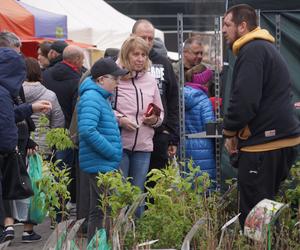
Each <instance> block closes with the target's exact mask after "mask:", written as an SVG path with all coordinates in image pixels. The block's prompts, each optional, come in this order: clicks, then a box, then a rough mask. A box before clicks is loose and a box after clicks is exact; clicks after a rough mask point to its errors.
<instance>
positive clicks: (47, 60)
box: [0, 5, 300, 242]
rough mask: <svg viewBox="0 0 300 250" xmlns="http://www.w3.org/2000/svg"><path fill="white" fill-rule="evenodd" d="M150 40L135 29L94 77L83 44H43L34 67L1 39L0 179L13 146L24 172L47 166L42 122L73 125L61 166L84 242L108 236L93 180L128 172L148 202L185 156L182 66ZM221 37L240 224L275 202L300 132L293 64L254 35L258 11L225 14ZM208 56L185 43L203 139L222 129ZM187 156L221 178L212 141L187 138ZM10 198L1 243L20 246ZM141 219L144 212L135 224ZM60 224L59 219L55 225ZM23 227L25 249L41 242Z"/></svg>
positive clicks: (2, 204) (141, 25)
mask: <svg viewBox="0 0 300 250" xmlns="http://www.w3.org/2000/svg"><path fill="white" fill-rule="evenodd" d="M154 31H155V29H154V26H153V25H152V23H151V22H149V21H148V20H145V19H141V20H138V21H136V23H135V24H134V26H133V27H132V34H131V36H130V37H129V38H128V39H126V41H124V43H123V45H122V47H121V49H120V50H116V49H114V50H110V51H107V55H106V57H104V58H101V59H99V60H97V61H96V62H95V63H94V64H93V65H92V67H91V69H86V68H85V67H84V66H83V63H84V53H83V50H82V49H81V48H79V47H78V46H75V45H68V44H67V43H66V42H64V41H60V40H59V41H54V42H43V43H41V44H40V45H39V48H38V51H37V53H38V58H37V59H35V58H24V57H23V55H22V54H21V53H20V47H21V41H20V39H19V38H18V37H17V36H16V35H15V34H13V33H10V32H1V33H0V106H1V109H0V159H1V161H0V168H1V169H0V170H1V171H0V180H2V168H3V166H4V165H5V164H6V161H7V158H8V157H9V155H10V154H13V153H14V152H15V151H16V148H17V150H18V151H19V152H20V153H21V155H22V158H23V161H24V162H26V158H27V157H28V156H29V155H30V154H35V153H36V152H38V153H41V152H42V153H43V156H44V158H45V160H50V158H51V153H52V151H53V149H52V148H49V147H48V146H47V145H46V141H45V127H41V125H40V124H39V122H38V121H39V119H40V117H41V116H42V115H45V116H46V117H47V118H48V120H49V123H48V125H47V126H46V131H47V129H48V130H49V129H51V128H65V129H71V130H72V128H74V127H75V128H76V129H77V131H78V140H77V141H76V143H77V144H78V145H77V147H75V148H72V149H66V150H63V151H59V150H56V151H55V159H60V160H62V162H63V163H64V164H66V165H67V166H68V167H70V169H71V170H70V171H71V177H72V182H71V184H70V186H69V187H68V189H69V190H70V193H71V199H70V201H69V203H70V204H74V203H76V211H77V214H76V216H77V218H78V219H80V218H85V219H86V221H87V223H86V224H85V225H84V226H83V231H85V232H86V233H87V238H88V240H90V239H91V238H92V237H93V235H94V234H95V232H96V230H97V229H99V228H101V227H102V226H103V225H105V227H106V229H108V227H109V225H108V223H106V222H103V218H104V217H105V216H104V215H103V212H102V211H101V210H100V208H99V206H98V203H99V196H100V194H101V192H102V187H101V186H100V187H98V186H97V180H96V176H97V173H99V172H101V173H106V172H110V171H117V170H120V171H121V173H122V174H123V176H124V177H125V178H127V177H131V178H130V180H131V182H132V184H133V185H135V186H138V187H139V188H140V189H141V191H142V192H144V190H145V186H144V185H145V181H146V178H147V174H148V173H149V171H150V170H151V169H162V168H164V167H165V166H166V165H167V164H168V161H169V159H172V158H173V157H175V156H176V153H177V147H178V144H179V107H178V103H179V101H178V91H179V90H178V80H179V67H180V63H181V62H177V63H173V65H172V64H171V62H170V61H169V59H168V58H167V56H166V51H165V48H164V47H161V46H160V45H161V43H160V42H159V41H156V40H155V33H154ZM223 34H224V37H225V39H226V40H227V42H228V45H229V47H230V48H232V50H233V53H234V54H235V55H236V56H237V62H236V64H235V68H234V72H233V87H232V91H231V97H230V102H229V107H228V111H227V112H225V115H224V135H225V136H226V137H227V139H226V144H225V146H226V148H227V150H228V153H229V154H231V155H232V154H237V153H238V161H237V165H238V166H239V171H238V173H239V175H238V184H239V191H240V211H241V213H242V214H241V216H240V222H241V225H243V223H244V220H245V218H246V216H247V214H248V212H249V211H250V210H251V208H252V207H254V205H255V204H256V203H257V202H259V201H260V200H261V199H263V198H269V199H272V198H274V195H275V194H276V192H277V191H278V187H279V184H280V182H281V181H282V180H284V179H285V178H286V177H287V175H288V172H289V169H290V167H291V165H292V163H293V160H294V159H295V157H296V151H295V146H296V145H298V144H299V143H300V137H299V134H300V127H299V122H298V121H297V119H296V118H295V117H294V115H293V113H292V105H291V100H290V78H289V74H288V70H287V67H286V64H285V62H284V60H283V59H282V57H281V56H280V55H279V53H278V52H277V51H276V49H275V47H274V44H273V43H274V38H273V37H272V36H271V35H270V34H269V33H268V32H267V31H265V30H262V29H260V28H259V27H258V25H257V23H256V14H255V11H254V10H253V9H252V8H251V7H249V6H248V5H238V6H234V7H232V8H231V9H229V10H228V11H227V12H226V13H225V18H224V24H223ZM202 58H203V45H202V42H201V37H199V36H193V37H190V38H188V39H187V40H186V41H185V42H184V46H183V62H182V63H183V65H184V78H185V87H184V98H185V118H186V119H185V127H186V133H187V134H191V133H199V132H203V131H204V130H205V124H206V123H208V122H210V121H214V120H215V114H214V105H213V104H214V103H213V102H212V101H211V100H210V98H211V97H213V93H212V91H211V90H212V88H213V74H214V72H213V70H212V68H211V67H209V66H208V65H205V64H203V63H202ZM258 65H259V66H258ZM283 121H284V122H283ZM43 126H45V125H43ZM41 131H44V134H43V133H41ZM32 132H33V133H32ZM32 134H33V135H34V136H30V135H32ZM186 157H187V159H191V158H192V159H193V161H194V165H195V166H200V168H201V171H204V172H207V173H208V174H209V176H210V178H211V179H212V180H215V178H216V163H215V152H214V140H213V139H207V138H198V139H187V140H186ZM150 185H151V184H150ZM4 189H5V186H3V185H0V225H1V226H3V230H1V231H2V232H1V242H4V241H7V240H12V239H14V222H15V218H14V215H13V213H12V205H11V203H12V200H4V199H3V198H2V192H3V190H4ZM144 209H145V208H144V205H143V204H142V205H141V206H140V207H139V208H138V209H137V211H136V216H137V217H140V216H142V214H143V211H144ZM63 219H64V218H61V216H60V213H59V211H57V216H56V220H55V222H53V223H54V224H55V223H59V222H61V220H63ZM22 222H23V223H24V232H23V235H22V241H24V242H33V241H37V240H40V239H41V236H40V235H38V234H37V233H36V232H35V231H34V230H33V226H34V225H35V223H34V222H33V221H30V218H28V220H25V221H22Z"/></svg>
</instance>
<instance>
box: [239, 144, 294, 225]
mask: <svg viewBox="0 0 300 250" xmlns="http://www.w3.org/2000/svg"><path fill="white" fill-rule="evenodd" d="M296 156H297V150H296V148H295V147H288V148H282V149H277V150H272V151H266V152H254V153H252V152H251V153H250V152H240V153H239V159H238V188H239V195H240V201H239V207H240V212H241V215H240V217H239V218H240V224H241V226H242V228H244V222H245V219H246V217H247V215H248V213H249V212H250V211H251V209H252V208H253V207H254V206H255V205H256V204H257V203H258V202H260V201H261V200H263V199H271V200H274V197H275V195H276V193H277V192H278V190H279V186H280V183H281V182H282V181H283V180H284V179H286V177H287V176H288V174H289V171H290V168H291V166H292V164H293V163H294V161H295V159H296Z"/></svg>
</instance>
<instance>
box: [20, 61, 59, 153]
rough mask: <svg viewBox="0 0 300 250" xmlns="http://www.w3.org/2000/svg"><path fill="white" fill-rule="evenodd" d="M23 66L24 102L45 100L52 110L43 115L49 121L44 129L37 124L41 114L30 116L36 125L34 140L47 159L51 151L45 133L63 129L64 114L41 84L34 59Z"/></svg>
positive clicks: (52, 95) (40, 75) (40, 77)
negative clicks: (25, 75) (54, 129)
mask: <svg viewBox="0 0 300 250" xmlns="http://www.w3.org/2000/svg"><path fill="white" fill-rule="evenodd" d="M25 64H26V71H27V77H26V80H25V81H24V83H23V89H24V94H25V100H26V102H27V103H33V102H36V101H38V100H47V101H49V102H51V104H52V110H49V111H48V112H47V113H45V115H46V117H47V118H48V120H49V123H48V125H46V127H43V128H42V127H41V124H39V119H40V117H41V115H42V113H35V114H33V115H32V116H31V118H32V120H33V121H34V123H35V125H36V130H35V131H34V139H35V141H36V142H37V144H38V145H39V151H40V152H41V153H43V154H44V155H45V156H46V157H47V156H50V154H51V149H50V148H48V147H47V146H46V143H45V139H46V138H45V137H46V134H45V133H46V132H45V131H47V130H49V129H50V128H63V127H64V114H63V112H62V109H61V107H60V105H59V102H58V100H57V97H56V94H55V93H54V92H53V91H51V90H49V89H47V88H46V87H45V86H44V85H42V84H41V80H42V72H41V69H40V66H39V63H38V61H37V60H36V59H35V58H32V57H28V58H26V59H25ZM42 126H45V124H43V125H42ZM42 131H43V132H42Z"/></svg>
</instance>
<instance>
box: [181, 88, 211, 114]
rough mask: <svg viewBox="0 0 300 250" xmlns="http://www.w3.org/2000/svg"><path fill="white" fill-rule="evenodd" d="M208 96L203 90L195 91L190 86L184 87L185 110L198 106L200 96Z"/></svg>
mask: <svg viewBox="0 0 300 250" xmlns="http://www.w3.org/2000/svg"><path fill="white" fill-rule="evenodd" d="M201 95H206V94H205V93H204V92H203V91H202V90H200V89H197V90H196V89H194V88H192V87H190V86H185V87H184V104H185V109H186V110H190V109H192V108H193V107H195V106H196V105H197V104H198V101H199V99H198V98H197V97H198V96H201Z"/></svg>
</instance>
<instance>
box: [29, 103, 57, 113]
mask: <svg viewBox="0 0 300 250" xmlns="http://www.w3.org/2000/svg"><path fill="white" fill-rule="evenodd" d="M31 107H32V111H33V113H37V112H42V113H47V112H49V111H50V110H51V109H52V104H51V102H49V101H44V100H40V101H36V102H34V103H32V105H31Z"/></svg>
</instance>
